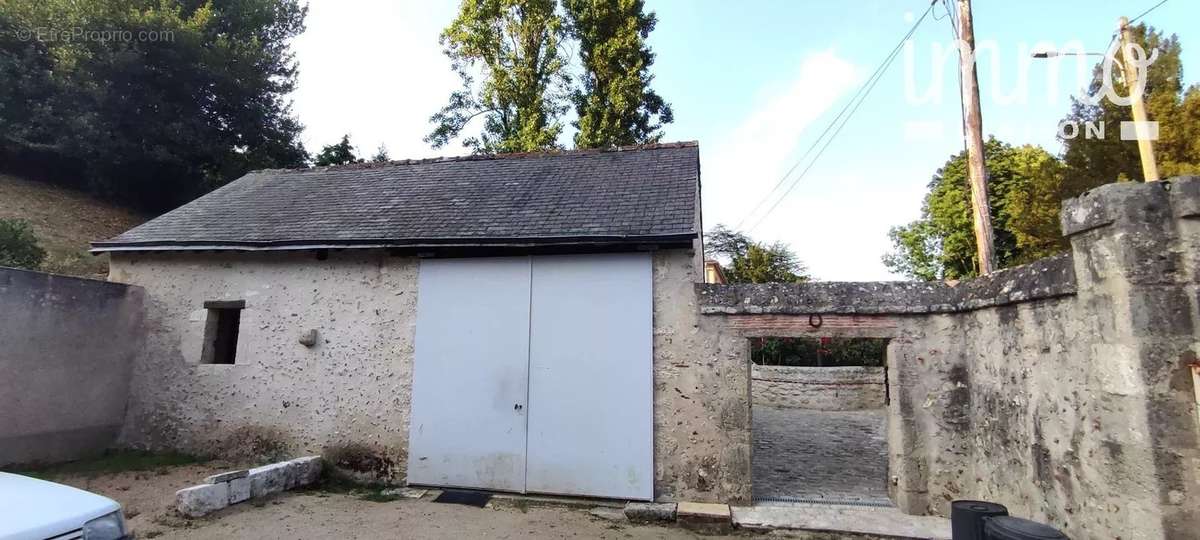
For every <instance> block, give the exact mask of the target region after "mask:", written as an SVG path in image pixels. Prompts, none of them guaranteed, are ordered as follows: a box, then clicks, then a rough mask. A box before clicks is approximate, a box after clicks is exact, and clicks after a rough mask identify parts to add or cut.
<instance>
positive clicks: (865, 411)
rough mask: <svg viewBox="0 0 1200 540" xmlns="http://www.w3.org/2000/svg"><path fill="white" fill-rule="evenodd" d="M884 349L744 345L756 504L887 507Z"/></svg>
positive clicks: (874, 345) (791, 342)
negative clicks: (747, 355) (747, 362)
mask: <svg viewBox="0 0 1200 540" xmlns="http://www.w3.org/2000/svg"><path fill="white" fill-rule="evenodd" d="M887 344H888V340H887V339H882V338H838V337H817V338H811V337H752V338H750V359H751V366H750V369H751V388H750V392H751V401H752V407H753V411H752V418H753V426H752V434H751V436H752V440H753V445H754V447H753V452H754V453H753V458H752V469H753V471H752V474H753V485H752V487H753V497H754V501H755V502H756V503H767V504H770V503H789V502H815V503H826V504H854V505H870V506H890V505H891V501H890V500H889V499H888V495H887V429H886V428H887V409H886V407H887V403H888V391H887V372H886V369H887Z"/></svg>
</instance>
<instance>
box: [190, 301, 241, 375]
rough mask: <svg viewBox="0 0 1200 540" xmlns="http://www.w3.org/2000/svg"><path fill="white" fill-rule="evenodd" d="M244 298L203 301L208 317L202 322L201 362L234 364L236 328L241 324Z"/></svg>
mask: <svg viewBox="0 0 1200 540" xmlns="http://www.w3.org/2000/svg"><path fill="white" fill-rule="evenodd" d="M245 307H246V302H245V301H244V300H221V301H211V302H205V303H204V309H206V310H208V318H207V319H206V321H205V324H204V351H203V352H202V354H201V355H200V363H202V364H234V363H236V362H237V340H238V328H239V327H240V326H241V324H242V309H244V308H245Z"/></svg>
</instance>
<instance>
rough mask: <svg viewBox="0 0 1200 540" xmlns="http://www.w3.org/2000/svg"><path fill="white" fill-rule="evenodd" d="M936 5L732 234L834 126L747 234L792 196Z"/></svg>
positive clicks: (927, 11) (918, 22)
mask: <svg viewBox="0 0 1200 540" xmlns="http://www.w3.org/2000/svg"><path fill="white" fill-rule="evenodd" d="M937 2H938V0H931V1H930V2H929V7H928V8H926V9H925V13H923V14H922V15H921V17H920V18H918V19H917V20H916V22H914V23H913V25H912V28H910V29H909V30H908V33H906V34H904V37H903V38H901V39H900V42H899V43H897V44H896V46H895V47H894V48H892V51H891V52H890V53H889V54H888V56H887V57H886V58H884V60H883V62H882V63H881V64H880V65H879V67H877V68H875V71H874V72H873V73H872V74H871V77H869V78H868V79H867V80H866V81H865V82H864V83H863V85H862V86H861V87H859V89H858V91H857V92H855V93H854V96H853V97H851V98H850V101H849V102H848V103H846V106H845V107H843V108H842V110H841V111H840V112H839V113H838V114H837V116H835V117H834V118H833V120H832V121H830V123H829V125H828V126H826V127H825V129H824V130H823V131H822V132H821V134H820V135H818V136H817V138H816V140H814V141H813V144H812V145H811V146H809V148H808V150H807V151H805V152H804V155H803V156H801V157H800V159H799V160H798V161H796V163H795V164H794V165H792V167H791V168H790V169H788V172H787V173H786V174H784V175H783V177H782V178H780V179H779V182H778V183H776V184H775V187H773V188H771V191H769V192H767V195H766V196H765V197H763V198H762V200H760V201H759V202H758V204H756V205H754V208H753V209H752V210H750V212H749V213H748V214H746V216H745V217H743V218H742V219H741V220H740V221H738V225H737V226H736V227H734V229H735V230H737V229H740V228H741V225H742V224H743V223H745V222H746V220H748V219H749V218H750V217H751V216H753V215H754V213H755V212H756V211H757V210H758V209H759V208H760V207H762V205H763V203H765V202H766V201H768V200H770V198H771V195H772V194H774V193H775V191H776V190H778V189H779V188H780V187H781V186H783V184H784V183H785V182H786V181H787V179H788V177H789V176H791V174H792V172H793V171H795V170H796V168H797V167H799V166H800V164H801V163H803V162H804V160H805V158H807V157H808V155H809V154H811V153H812V151H813V150H814V149H816V148H817V146H818V145H821V140H822V139H824V138H825V134H826V133H829V131H830V130H831V129H833V128H834V126H835V125H836V126H837V128H836V129H833V134H832V135H830V136H829V138H828V139H825V142H824V144H823V145H821V148H820V150H818V151H817V153H816V155H815V156H813V159H812V161H810V162H809V163H808V166H807V167H805V168H804V170H802V171H801V172H800V175H799V176H797V177H796V178H795V179H793V180H792V183H791V185H790V186H788V188H787V189H786V190H784V192H783V195H781V196H780V197H779V198H778V199H776V201H775V203H774V204H772V205H771V207H770V208H768V209H767V211H766V212H765V213H764V214H763V215H762V217H760V218H759V219H758V220H757V221H755V222H754V225H752V226H751V227H749V228H748V229H747V231H753V230H754V229H755V228H756V227H758V226H759V225H761V224H762V222H763V221H765V220H766V219H767V217H768V216H770V215H771V212H773V211H774V210H775V208H776V207H778V206H779V203H781V202H783V200H784V199H786V198H787V196H788V194H790V193H791V192H792V190H793V189H795V187H796V186H797V185H798V184H799V183H800V180H802V179H803V178H804V176H805V175H806V174H808V171H809V170H811V169H812V167H813V165H815V164H816V163H817V160H819V159H820V158H821V155H822V154H824V153H825V149H827V148H829V145H830V144H831V143H832V142H833V140H834V139H835V138H836V137H837V135H838V133H841V131H842V128H844V127H846V124H847V123H849V121H850V117H852V116H854V113H855V112H856V111H858V108H859V107H861V106H862V104H863V102H864V101H866V99H867V96H868V95H870V93H871V90H872V89H874V88H875V85H877V84H879V81H880V80H881V79H882V78H883V73H884V72H885V71H886V70H887V68H888V67H890V66H891V65H892V62H893V61H895V60H896V57H897V56H898V55H899V54H900V50H901V49H903V48H904V43H905V42H907V41H908V39H909V38H911V37H912V35H913V34H914V33H916V31H917V28H918V27H920V26H921V23H922V22H923V21H924V20H925V18H926V17H928V16H929V14H930V13H931V12H932V11H933V7H934V6H935V5H936V4H937ZM847 111H848V112H849V114H847ZM843 116H844V117H845V120H843V121H842V123H841V124H840V125H838V121H839V120H842V118H843Z"/></svg>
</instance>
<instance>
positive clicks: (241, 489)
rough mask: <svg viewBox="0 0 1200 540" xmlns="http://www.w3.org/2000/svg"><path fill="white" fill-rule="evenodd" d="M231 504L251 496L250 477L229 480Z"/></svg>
mask: <svg viewBox="0 0 1200 540" xmlns="http://www.w3.org/2000/svg"><path fill="white" fill-rule="evenodd" d="M228 483H229V504H237V503H240V502H242V501H244V500H246V499H249V498H250V478H249V477H242V478H234V479H233V480H230V481H229V482H228Z"/></svg>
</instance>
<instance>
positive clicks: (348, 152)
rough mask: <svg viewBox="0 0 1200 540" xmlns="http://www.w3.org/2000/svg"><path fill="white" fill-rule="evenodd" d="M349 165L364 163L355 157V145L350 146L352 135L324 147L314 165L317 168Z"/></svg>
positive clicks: (343, 136) (344, 136)
mask: <svg viewBox="0 0 1200 540" xmlns="http://www.w3.org/2000/svg"><path fill="white" fill-rule="evenodd" d="M348 163H362V160H361V159H359V157H358V156H356V155H354V145H352V144H350V135H342V140H340V141H338V142H336V143H334V144H327V145H325V146H324V147H322V148H321V151H320V152H318V153H317V157H316V159H314V160H313V165H315V166H317V167H324V166H326V165H346V164H348Z"/></svg>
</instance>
